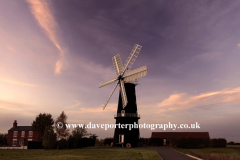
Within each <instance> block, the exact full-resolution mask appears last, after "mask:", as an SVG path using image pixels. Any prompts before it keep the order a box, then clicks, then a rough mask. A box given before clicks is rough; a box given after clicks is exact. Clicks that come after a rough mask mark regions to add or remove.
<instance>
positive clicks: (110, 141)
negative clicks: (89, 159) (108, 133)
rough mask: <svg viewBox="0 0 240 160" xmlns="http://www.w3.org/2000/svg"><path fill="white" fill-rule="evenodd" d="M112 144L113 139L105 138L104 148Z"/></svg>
mask: <svg viewBox="0 0 240 160" xmlns="http://www.w3.org/2000/svg"><path fill="white" fill-rule="evenodd" d="M112 142H113V138H105V139H104V143H103V144H104V146H106V145H108V146H110V145H111V143H112Z"/></svg>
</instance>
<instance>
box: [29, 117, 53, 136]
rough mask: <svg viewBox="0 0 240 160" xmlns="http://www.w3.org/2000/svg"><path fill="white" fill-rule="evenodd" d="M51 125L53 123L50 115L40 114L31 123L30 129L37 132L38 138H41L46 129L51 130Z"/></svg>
mask: <svg viewBox="0 0 240 160" xmlns="http://www.w3.org/2000/svg"><path fill="white" fill-rule="evenodd" d="M53 124H54V121H53V118H52V115H51V114H46V113H43V114H42V113H40V114H39V115H38V116H36V119H35V121H33V123H32V129H33V130H34V131H38V132H39V133H40V136H43V135H44V132H45V130H46V129H53V127H52V125H53Z"/></svg>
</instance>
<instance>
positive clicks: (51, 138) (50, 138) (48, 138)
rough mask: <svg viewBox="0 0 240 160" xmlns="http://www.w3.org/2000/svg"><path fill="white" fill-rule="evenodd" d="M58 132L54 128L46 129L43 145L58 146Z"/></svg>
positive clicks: (48, 146) (45, 146)
mask: <svg viewBox="0 0 240 160" xmlns="http://www.w3.org/2000/svg"><path fill="white" fill-rule="evenodd" d="M56 142H57V134H56V133H54V131H53V129H51V130H46V131H45V133H44V137H43V146H44V148H45V149H53V148H56V146H57V143H56Z"/></svg>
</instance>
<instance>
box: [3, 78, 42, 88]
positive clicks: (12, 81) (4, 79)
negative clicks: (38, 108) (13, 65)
mask: <svg viewBox="0 0 240 160" xmlns="http://www.w3.org/2000/svg"><path fill="white" fill-rule="evenodd" d="M0 81H2V82H6V83H11V84H16V85H21V86H28V87H41V86H39V85H36V84H32V83H25V82H19V81H15V80H11V79H6V78H1V77H0Z"/></svg>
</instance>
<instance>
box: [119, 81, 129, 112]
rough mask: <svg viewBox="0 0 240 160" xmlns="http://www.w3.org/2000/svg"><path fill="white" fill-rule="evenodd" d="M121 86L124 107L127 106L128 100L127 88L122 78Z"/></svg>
mask: <svg viewBox="0 0 240 160" xmlns="http://www.w3.org/2000/svg"><path fill="white" fill-rule="evenodd" d="M120 87H121V96H122V105H123V108H125V107H126V105H127V103H128V101H127V95H126V90H125V86H124V82H123V80H120Z"/></svg>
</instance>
